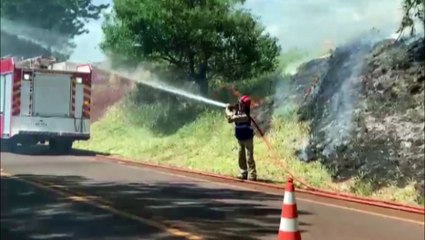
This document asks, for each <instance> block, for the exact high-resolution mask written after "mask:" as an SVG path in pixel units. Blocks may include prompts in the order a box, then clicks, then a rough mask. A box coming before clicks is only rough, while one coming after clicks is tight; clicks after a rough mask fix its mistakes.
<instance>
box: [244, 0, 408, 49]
mask: <svg viewBox="0 0 425 240" xmlns="http://www.w3.org/2000/svg"><path fill="white" fill-rule="evenodd" d="M401 3H402V1H401V0H375V1H370V0H356V1H344V0H305V1H298V0H285V1H282V0H247V1H246V4H245V8H248V9H251V12H252V13H253V14H255V15H257V16H259V17H260V20H261V21H262V22H263V23H264V24H265V25H266V27H267V30H268V32H269V33H270V34H271V35H273V36H276V37H277V38H278V39H279V40H280V43H281V45H282V47H283V50H284V51H287V50H290V49H293V48H300V49H303V50H308V51H313V52H315V53H318V52H319V53H320V54H321V53H323V51H326V50H327V49H329V47H331V48H332V47H336V46H339V45H342V44H345V43H347V42H348V41H350V40H351V39H353V38H354V37H356V36H358V35H359V34H361V33H363V32H365V31H367V30H369V29H371V28H373V27H374V28H377V29H379V30H381V31H382V33H383V34H384V35H386V36H389V35H390V34H392V33H393V32H395V31H396V30H397V28H398V27H399V25H400V22H401V18H402V7H401V6H402V5H401Z"/></svg>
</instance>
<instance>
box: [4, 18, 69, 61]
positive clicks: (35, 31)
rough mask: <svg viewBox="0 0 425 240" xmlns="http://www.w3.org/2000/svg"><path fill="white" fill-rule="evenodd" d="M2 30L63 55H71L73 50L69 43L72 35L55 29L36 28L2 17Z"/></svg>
mask: <svg viewBox="0 0 425 240" xmlns="http://www.w3.org/2000/svg"><path fill="white" fill-rule="evenodd" d="M1 31H2V32H5V33H7V34H9V35H12V36H16V37H17V38H18V39H22V40H25V41H28V42H31V43H34V44H35V45H38V46H41V47H42V48H44V49H50V50H52V51H53V52H57V53H60V54H63V55H69V54H70V53H71V52H72V49H71V48H70V45H69V43H70V36H66V35H64V34H61V33H58V32H54V31H53V30H47V29H41V28H36V27H32V26H30V25H29V24H26V23H22V22H18V21H13V22H12V21H10V20H8V19H5V18H1Z"/></svg>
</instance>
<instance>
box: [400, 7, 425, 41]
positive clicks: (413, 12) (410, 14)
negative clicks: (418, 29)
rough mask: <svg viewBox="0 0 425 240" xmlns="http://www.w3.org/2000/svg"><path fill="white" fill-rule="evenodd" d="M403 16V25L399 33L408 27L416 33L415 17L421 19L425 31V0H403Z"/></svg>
mask: <svg viewBox="0 0 425 240" xmlns="http://www.w3.org/2000/svg"><path fill="white" fill-rule="evenodd" d="M403 12H404V14H403V18H402V20H401V26H400V28H399V30H398V32H399V33H401V32H403V31H404V30H405V29H406V28H410V29H411V31H410V34H411V35H413V34H414V33H415V19H416V18H417V19H419V21H421V23H422V27H423V30H424V31H425V0H403Z"/></svg>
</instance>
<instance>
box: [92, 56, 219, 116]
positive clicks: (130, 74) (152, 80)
mask: <svg viewBox="0 0 425 240" xmlns="http://www.w3.org/2000/svg"><path fill="white" fill-rule="evenodd" d="M97 67H98V68H99V69H102V70H104V71H107V72H111V73H114V74H116V75H118V76H120V77H125V78H127V79H129V80H132V81H135V82H137V83H141V84H143V85H146V86H149V87H152V88H155V89H158V90H161V91H164V92H168V93H171V94H174V95H179V96H182V97H185V98H188V99H191V100H194V101H198V102H202V103H205V104H208V105H212V106H216V107H220V108H224V107H226V104H225V103H223V102H219V101H215V100H212V99H208V98H206V97H202V96H200V95H198V94H195V93H191V92H189V91H186V90H183V89H181V88H177V87H174V86H172V85H170V84H167V83H166V82H164V81H161V80H160V79H159V78H158V76H157V75H156V74H153V73H152V72H151V71H149V70H147V69H146V68H145V67H143V65H139V66H137V67H136V68H134V69H124V68H115V69H114V68H112V65H111V62H110V61H107V62H104V63H101V64H99V65H97Z"/></svg>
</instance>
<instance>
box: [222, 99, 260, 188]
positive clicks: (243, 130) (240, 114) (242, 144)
mask: <svg viewBox="0 0 425 240" xmlns="http://www.w3.org/2000/svg"><path fill="white" fill-rule="evenodd" d="M240 104H244V105H245V107H247V108H249V107H250V100H249V98H248V97H246V96H243V97H242V98H241V100H240ZM226 116H227V119H228V122H229V123H235V137H236V139H237V140H238V143H239V168H240V172H241V175H240V176H239V178H242V179H247V178H248V179H249V180H256V178H257V171H256V167H255V160H254V130H253V129H252V127H251V118H250V116H248V115H247V114H246V113H245V112H244V111H243V110H236V111H234V112H233V111H230V109H229V108H226ZM248 174H249V177H248Z"/></svg>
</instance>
